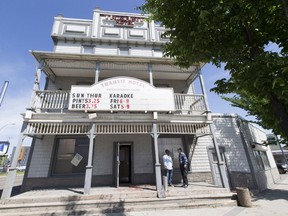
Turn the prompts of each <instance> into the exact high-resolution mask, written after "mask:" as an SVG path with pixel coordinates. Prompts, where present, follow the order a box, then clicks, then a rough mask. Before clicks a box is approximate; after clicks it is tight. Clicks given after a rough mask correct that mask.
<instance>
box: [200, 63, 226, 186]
mask: <svg viewBox="0 0 288 216" xmlns="http://www.w3.org/2000/svg"><path fill="white" fill-rule="evenodd" d="M196 70H197V71H198V76H199V80H200V85H201V90H202V94H203V95H204V103H205V106H206V110H207V120H208V118H210V117H211V111H210V108H209V104H208V100H207V96H206V91H205V87H204V80H203V76H202V72H201V69H200V66H199V65H198V66H197V69H196ZM209 129H210V131H211V134H212V141H213V146H214V148H215V151H216V156H217V165H218V170H219V174H220V178H221V183H222V187H223V188H229V182H228V178H227V175H226V170H225V163H224V161H222V160H221V157H220V150H219V145H218V142H217V140H216V139H215V131H214V128H213V123H212V124H209Z"/></svg>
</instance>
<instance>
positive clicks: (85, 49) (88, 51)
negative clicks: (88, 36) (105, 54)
mask: <svg viewBox="0 0 288 216" xmlns="http://www.w3.org/2000/svg"><path fill="white" fill-rule="evenodd" d="M83 53H85V54H93V53H94V47H93V46H83Z"/></svg>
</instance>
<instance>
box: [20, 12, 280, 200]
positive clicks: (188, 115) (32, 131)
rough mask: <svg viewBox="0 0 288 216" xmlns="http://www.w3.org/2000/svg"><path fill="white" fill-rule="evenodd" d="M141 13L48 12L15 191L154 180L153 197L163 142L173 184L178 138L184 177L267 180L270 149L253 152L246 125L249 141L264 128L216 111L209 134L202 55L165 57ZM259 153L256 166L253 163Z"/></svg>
mask: <svg viewBox="0 0 288 216" xmlns="http://www.w3.org/2000/svg"><path fill="white" fill-rule="evenodd" d="M145 18H146V16H144V15H140V14H132V13H120V12H111V11H100V10H99V9H96V10H94V11H93V19H92V20H86V19H85V20H84V19H74V18H64V17H62V16H57V17H55V20H54V25H53V28H52V34H51V36H52V39H53V42H54V50H53V51H31V54H32V55H33V56H34V57H35V59H36V60H37V62H39V67H38V70H37V71H36V73H35V74H36V75H35V85H34V87H33V97H32V102H31V105H30V107H28V109H27V112H26V114H25V117H24V124H23V130H22V133H21V137H20V140H21V139H22V138H23V137H25V136H26V135H28V136H31V137H33V143H32V147H31V151H30V152H31V155H30V159H29V162H28V168H27V170H26V174H25V178H24V182H23V190H31V189H35V188H51V187H52V188H53V187H84V193H86V194H87V193H89V190H90V187H91V186H92V187H93V186H100V185H101V186H115V187H118V186H119V185H121V184H155V185H156V188H157V191H158V196H160V194H161V193H160V192H161V188H162V182H161V179H162V177H161V176H162V174H161V163H162V161H161V158H162V155H163V154H164V150H165V149H167V148H168V149H170V151H171V152H172V155H173V158H174V183H176V184H177V183H180V182H181V176H180V171H179V168H178V153H177V148H179V147H182V149H183V150H184V152H185V153H186V154H187V156H188V158H189V164H190V173H189V180H190V182H191V181H206V182H209V183H211V184H216V185H219V186H222V187H232V188H233V187H236V186H237V185H243V186H249V187H250V186H251V187H252V188H253V189H255V188H256V189H260V188H263V187H262V186H259V179H257V178H258V177H257V175H258V174H259V173H261V174H263V175H264V176H265V175H267V183H270V182H271V181H270V178H271V177H270V175H271V173H273V174H274V173H275V172H276V171H277V169H276V168H275V163H274V162H273V161H272V160H271V158H270V151H268V153H269V154H268V153H267V152H264V153H263V154H264V155H266V156H263V155H262V153H259V155H260V156H259V155H258V153H257V154H255V152H254V151H252V147H251V145H250V144H249V141H247V140H250V138H247V137H246V136H248V135H247V134H246V129H249V130H251V131H252V132H251V134H254V133H255V134H260V135H259V136H261V137H253V138H251V140H253V141H257V142H260V141H261V140H260V139H262V138H263V139H265V137H264V136H265V134H264V133H262V132H261V133H259V132H258V131H257V132H255V130H254V128H253V127H252V126H250V125H246V126H245V128H246V129H245V132H244V131H243V132H241V130H240V129H239V126H238V125H237V121H238V118H237V117H229V118H226V117H225V116H214V117H213V119H214V123H215V124H214V125H215V134H216V137H217V138H216V139H213V134H214V127H213V125H212V123H213V122H212V118H211V113H210V112H209V107H207V103H206V96H205V90H204V87H203V79H202V75H201V68H202V67H203V66H204V64H195V65H191V67H190V68H188V69H185V70H184V69H180V68H179V67H177V66H175V65H174V64H173V59H170V58H167V57H163V54H162V51H161V47H162V46H163V45H164V44H165V43H166V42H168V39H167V38H163V37H162V36H161V35H162V34H163V32H165V28H164V27H162V26H160V25H157V24H156V23H154V22H149V23H148V22H147V21H146V20H145ZM41 74H42V75H44V76H45V79H46V85H45V89H44V90H41V89H39V81H40V78H41ZM195 82H197V83H200V85H199V84H198V86H200V88H196V87H195V86H196V85H195ZM223 122H224V123H223ZM241 124H242V123H241ZM243 124H244V123H243ZM243 130H244V129H243ZM242 133H243V136H242V135H241V134H242ZM247 133H248V132H247ZM257 136H258V135H257ZM16 155H17V154H16ZM262 156H263V157H262ZM260 160H263V161H264V167H261V168H260V167H259V169H258V168H257V169H256V168H255V167H257V166H260V165H259V164H258V163H260ZM267 160H268V161H267ZM266 162H267V164H266ZM238 164H239V166H238ZM266 165H267V166H266ZM268 170H272V172H268ZM275 170H276V171H275ZM256 172H257V174H255V173H256ZM268 173H269V176H268ZM278 177H279V176H278ZM241 179H243V180H241ZM246 179H249V182H245V181H246ZM247 181H248V180H247ZM266 185H267V184H266Z"/></svg>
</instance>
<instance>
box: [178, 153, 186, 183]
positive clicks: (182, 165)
mask: <svg viewBox="0 0 288 216" xmlns="http://www.w3.org/2000/svg"><path fill="white" fill-rule="evenodd" d="M178 153H179V165H180V171H181V175H182V179H183V187H184V188H187V187H188V179H187V172H188V170H187V168H188V167H187V166H188V160H187V157H186V155H185V153H184V152H183V151H182V148H178Z"/></svg>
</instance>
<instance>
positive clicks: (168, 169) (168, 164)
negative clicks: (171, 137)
mask: <svg viewBox="0 0 288 216" xmlns="http://www.w3.org/2000/svg"><path fill="white" fill-rule="evenodd" d="M163 165H164V172H165V176H167V180H168V186H173V185H172V177H173V160H172V158H171V156H170V151H169V150H168V149H166V150H165V155H163Z"/></svg>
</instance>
